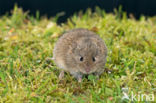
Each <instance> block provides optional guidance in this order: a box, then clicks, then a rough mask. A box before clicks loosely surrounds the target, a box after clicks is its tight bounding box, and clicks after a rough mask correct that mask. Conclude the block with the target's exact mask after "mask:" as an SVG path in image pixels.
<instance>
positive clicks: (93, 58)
mask: <svg viewBox="0 0 156 103" xmlns="http://www.w3.org/2000/svg"><path fill="white" fill-rule="evenodd" d="M106 57H107V47H106V45H105V43H104V41H103V40H102V39H101V38H100V37H99V36H98V35H97V34H96V33H94V32H92V31H90V30H87V29H82V28H78V29H73V30H70V31H68V32H66V33H64V34H63V35H62V36H61V37H60V38H59V39H58V41H57V42H56V44H55V46H54V50H53V59H54V62H55V63H56V65H57V66H58V67H59V68H60V69H62V71H61V72H60V75H59V78H60V79H62V78H63V77H64V71H66V72H70V74H72V75H73V76H74V77H75V78H76V79H77V80H78V81H79V82H81V81H82V76H83V75H84V74H91V73H93V74H95V75H96V76H99V75H101V73H103V71H104V66H105V63H106Z"/></svg>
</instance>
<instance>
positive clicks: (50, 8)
mask: <svg viewBox="0 0 156 103" xmlns="http://www.w3.org/2000/svg"><path fill="white" fill-rule="evenodd" d="M15 4H17V5H18V6H19V7H22V8H23V10H24V11H28V10H29V11H30V14H32V15H35V14H36V11H37V10H38V11H39V12H40V15H47V16H48V17H51V16H56V14H57V13H60V12H65V15H64V16H61V17H60V18H59V19H58V22H59V23H61V22H64V21H66V19H67V18H68V17H69V16H71V15H72V14H73V13H74V12H78V11H80V10H86V9H87V8H92V9H94V8H95V6H99V7H100V8H102V9H104V10H105V11H106V12H113V10H114V8H118V7H119V6H120V5H122V10H123V11H126V12H127V13H128V14H129V13H132V14H133V15H134V16H135V17H136V18H139V17H140V15H145V16H153V15H156V0H0V15H3V14H5V13H7V12H10V10H12V9H13V7H14V5H15Z"/></svg>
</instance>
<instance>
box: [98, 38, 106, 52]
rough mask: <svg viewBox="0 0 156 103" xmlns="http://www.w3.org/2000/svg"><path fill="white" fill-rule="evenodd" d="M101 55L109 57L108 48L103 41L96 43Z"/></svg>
mask: <svg viewBox="0 0 156 103" xmlns="http://www.w3.org/2000/svg"><path fill="white" fill-rule="evenodd" d="M96 45H97V47H98V49H99V51H100V53H102V54H103V53H104V54H105V55H107V48H106V45H105V43H104V41H102V40H97V43H96Z"/></svg>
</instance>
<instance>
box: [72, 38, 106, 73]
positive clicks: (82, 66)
mask: <svg viewBox="0 0 156 103" xmlns="http://www.w3.org/2000/svg"><path fill="white" fill-rule="evenodd" d="M70 55H71V56H72V55H73V56H72V59H74V60H73V62H75V63H74V65H75V67H76V69H78V70H79V71H80V72H82V73H83V74H90V73H93V72H96V71H98V70H99V69H102V68H104V65H105V62H106V55H107V48H106V46H105V44H104V42H103V41H102V40H101V41H100V40H97V39H96V38H92V39H91V38H88V37H86V38H83V39H80V40H78V41H77V43H76V44H73V49H72V53H71V54H70Z"/></svg>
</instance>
